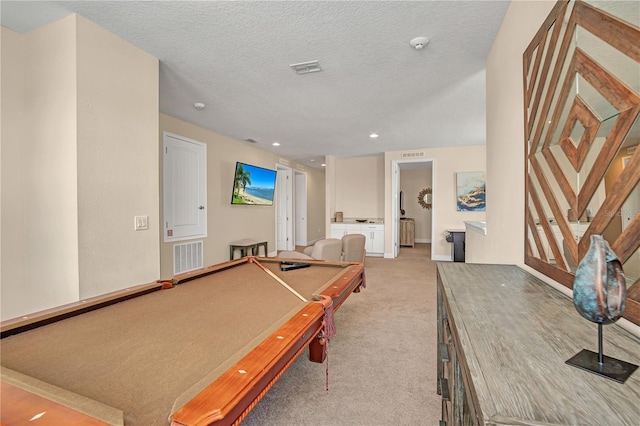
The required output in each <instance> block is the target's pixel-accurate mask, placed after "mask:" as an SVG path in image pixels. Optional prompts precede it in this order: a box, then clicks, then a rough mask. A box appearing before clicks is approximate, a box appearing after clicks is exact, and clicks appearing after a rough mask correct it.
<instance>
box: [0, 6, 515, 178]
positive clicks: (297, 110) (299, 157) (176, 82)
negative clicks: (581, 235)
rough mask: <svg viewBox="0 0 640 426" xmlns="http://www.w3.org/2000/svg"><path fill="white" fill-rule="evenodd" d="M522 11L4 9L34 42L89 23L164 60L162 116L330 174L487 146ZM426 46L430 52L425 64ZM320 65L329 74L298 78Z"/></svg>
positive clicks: (8, 23)
mask: <svg viewBox="0 0 640 426" xmlns="http://www.w3.org/2000/svg"><path fill="white" fill-rule="evenodd" d="M508 5H509V2H508V1H480V0H478V1H412V2H405V1H321V2H316V1H286V2H280V1H258V2H253V1H233V2H227V1H98V2H91V1H75V2H33V1H17V2H14V1H5V0H2V2H1V4H0V7H1V9H0V14H1V19H2V21H1V22H2V25H3V26H5V27H7V28H10V29H12V30H14V31H18V32H21V33H25V32H28V31H31V30H33V29H34V28H37V27H39V26H41V25H44V24H46V23H48V22H51V21H53V20H56V19H59V18H62V17H64V16H66V15H68V14H69V13H73V12H75V13H78V14H79V15H81V16H84V17H85V18H87V19H89V20H90V21H92V22H94V23H96V24H98V25H100V26H101V27H103V28H105V29H106V30H108V31H110V32H112V33H114V34H116V35H118V36H120V37H122V38H123V39H125V40H128V41H129V42H130V43H132V44H133V45H135V46H137V47H139V48H140V49H142V50H144V51H146V52H148V53H150V54H151V55H153V56H155V57H157V58H158V59H159V60H160V110H161V112H163V113H166V114H169V115H172V116H175V117H178V118H181V119H183V120H186V121H189V122H191V123H195V124H197V125H199V126H202V127H204V128H207V129H211V130H213V131H215V132H218V133H221V134H224V135H227V136H230V137H233V138H236V139H239V140H241V141H244V140H245V139H247V138H251V139H255V140H256V141H257V143H256V144H255V145H254V146H256V147H259V148H261V149H265V150H268V151H273V152H277V153H279V154H280V155H282V156H286V157H289V158H291V159H293V160H296V161H299V162H301V163H303V164H306V165H308V166H312V167H317V166H318V165H319V164H320V163H321V162H322V161H323V159H324V156H325V155H334V156H337V157H351V156H365V155H372V154H378V153H382V152H385V151H398V150H408V149H417V148H431V147H444V146H466V145H477V144H484V143H485V71H484V69H485V60H486V57H487V54H488V53H489V50H490V48H491V46H492V44H493V41H494V39H495V36H496V34H497V31H498V29H499V26H500V23H501V22H502V19H503V17H504V14H505V12H506V9H507V8H508ZM420 36H424V37H427V38H428V39H429V44H428V45H427V47H426V48H424V49H423V50H415V49H413V48H412V47H411V46H410V44H409V41H410V40H411V39H413V38H415V37H420ZM311 60H318V61H320V65H321V67H322V69H323V71H322V72H318V73H312V74H305V75H296V74H295V73H294V72H293V71H292V69H291V68H290V67H289V65H290V64H294V63H299V62H306V61H311ZM194 102H203V103H205V104H206V108H205V109H204V110H202V111H198V110H196V109H195V108H194V107H193V103H194ZM372 132H375V133H378V134H379V135H380V137H379V138H377V139H370V138H369V134H370V133H372ZM274 141H277V142H280V144H281V146H279V147H277V148H276V147H273V146H272V145H271V144H272V143H273V142H274ZM241 143H248V142H241ZM311 159H313V160H315V161H314V162H313V163H312V162H310V160H311Z"/></svg>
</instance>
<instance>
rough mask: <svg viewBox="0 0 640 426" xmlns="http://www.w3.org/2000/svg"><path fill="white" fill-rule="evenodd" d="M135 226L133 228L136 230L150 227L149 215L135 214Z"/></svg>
mask: <svg viewBox="0 0 640 426" xmlns="http://www.w3.org/2000/svg"><path fill="white" fill-rule="evenodd" d="M133 226H134V227H133V229H134V230H136V231H143V230H145V229H149V216H135V217H134V225H133Z"/></svg>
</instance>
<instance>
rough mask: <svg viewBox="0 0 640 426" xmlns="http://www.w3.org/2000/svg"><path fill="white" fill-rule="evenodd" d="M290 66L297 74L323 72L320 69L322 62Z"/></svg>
mask: <svg viewBox="0 0 640 426" xmlns="http://www.w3.org/2000/svg"><path fill="white" fill-rule="evenodd" d="M289 66H290V67H291V68H292V69H293V70H294V71H295V72H296V74H309V73H311V72H320V71H322V68H320V62H318V61H309V62H300V63H299V64H291V65H289Z"/></svg>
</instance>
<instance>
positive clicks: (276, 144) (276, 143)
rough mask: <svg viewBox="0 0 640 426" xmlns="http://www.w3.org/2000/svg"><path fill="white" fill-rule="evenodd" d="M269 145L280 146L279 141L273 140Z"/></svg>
mask: <svg viewBox="0 0 640 426" xmlns="http://www.w3.org/2000/svg"><path fill="white" fill-rule="evenodd" d="M271 145H273V146H280V142H274V143H272V144H271Z"/></svg>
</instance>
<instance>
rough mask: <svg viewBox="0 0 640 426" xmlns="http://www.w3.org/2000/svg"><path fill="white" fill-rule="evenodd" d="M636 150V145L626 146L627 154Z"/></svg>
mask: <svg viewBox="0 0 640 426" xmlns="http://www.w3.org/2000/svg"><path fill="white" fill-rule="evenodd" d="M634 152H636V147H635V146H632V147H631V148H627V154H629V155H631V154H633V153H634Z"/></svg>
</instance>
